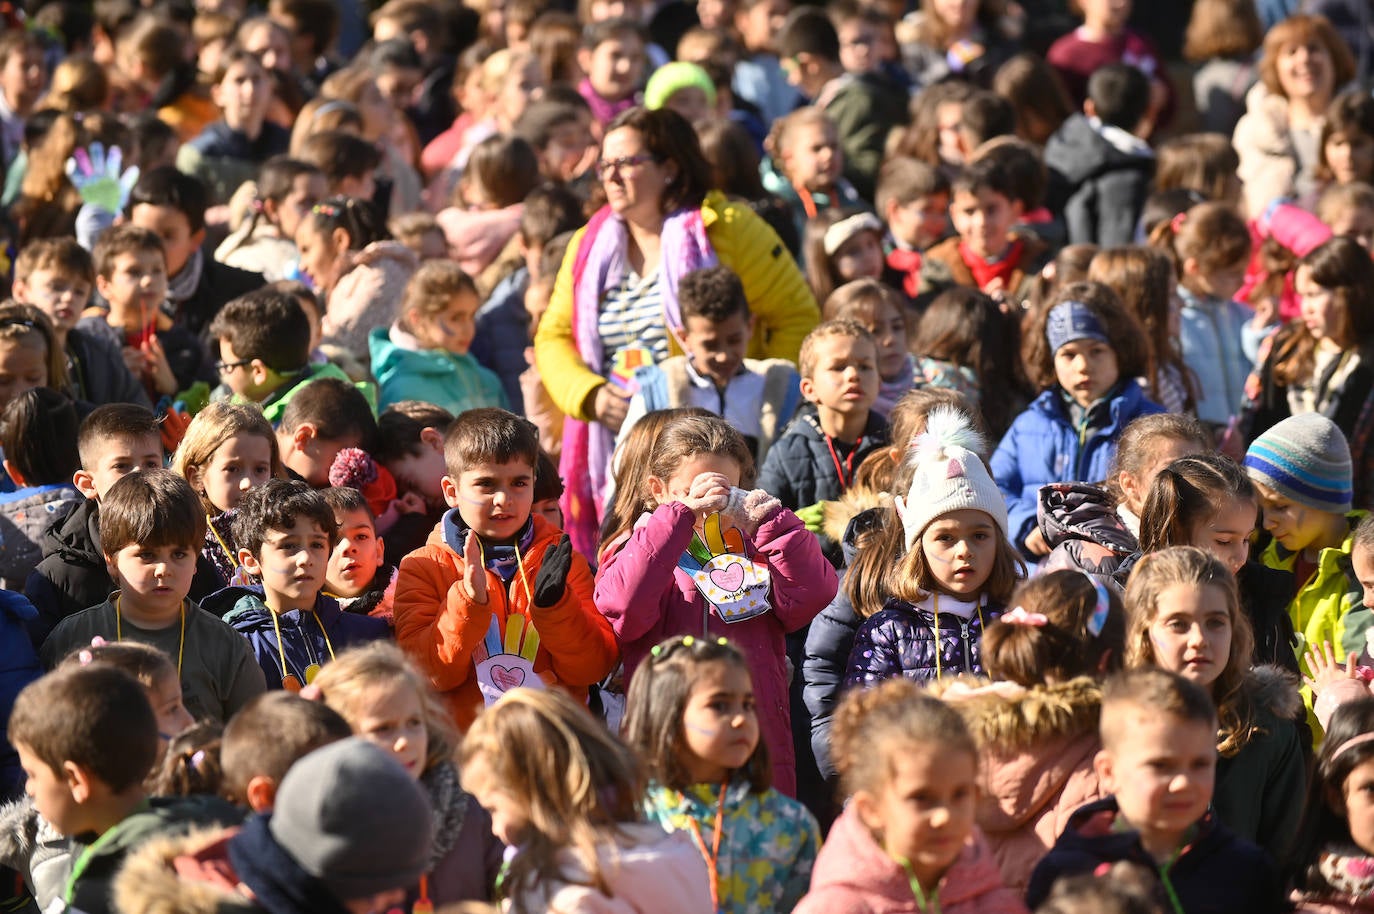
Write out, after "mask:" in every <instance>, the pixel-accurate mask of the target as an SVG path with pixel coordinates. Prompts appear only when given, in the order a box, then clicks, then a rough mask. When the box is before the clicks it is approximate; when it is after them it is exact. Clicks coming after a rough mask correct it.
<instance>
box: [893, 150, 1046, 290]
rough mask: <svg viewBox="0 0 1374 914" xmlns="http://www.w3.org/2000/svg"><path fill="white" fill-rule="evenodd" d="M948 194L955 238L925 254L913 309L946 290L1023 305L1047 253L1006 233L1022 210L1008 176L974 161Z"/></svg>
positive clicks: (985, 161)
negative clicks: (959, 288)
mask: <svg viewBox="0 0 1374 914" xmlns="http://www.w3.org/2000/svg"><path fill="white" fill-rule="evenodd" d="M952 191H953V194H952V201H951V203H950V208H949V211H950V221H951V222H953V223H954V230H955V232H957V233H958V235H957V236H956V237H953V238H947V239H945V240H944V241H943V242H941V243H940V244H937V245H936V246H935V247H933V248H930V249H929V250H927V251H926V252H925V255H924V257H923V259H922V263H921V282H920V295H919V300H918V302H917V303H918V305H919V304H921V302H922V301H925V302H928V301H929V300H930V299H933V298H934V297H935V296H936V295H938V294H940V293H941V292H943V291H944V290H945V289H948V288H951V287H952V286H969V287H970V288H974V289H978V290H979V291H980V292H983V293H985V294H987V295H991V296H993V297H994V298H996V299H999V300H1005V301H1007V302H1010V303H1011V304H1020V303H1022V302H1024V301H1025V300H1026V299H1027V298H1028V297H1029V296H1030V292H1031V287H1032V285H1033V283H1034V281H1035V277H1036V276H1037V275H1039V273H1040V268H1041V267H1043V266H1044V265H1045V262H1046V261H1047V260H1048V259H1049V249H1048V248H1047V247H1046V245H1045V244H1044V242H1042V241H1040V240H1038V239H1036V238H1034V237H1021V236H1018V235H1016V234H1015V233H1014V232H1013V231H1012V226H1013V225H1015V223H1016V221H1017V220H1018V219H1020V217H1021V212H1022V205H1021V202H1020V199H1019V194H1018V193H1017V188H1016V182H1015V180H1014V179H1013V177H1012V175H1011V173H1010V172H1009V170H1008V169H1007V168H1006V167H1005V166H1004V165H1003V164H1002V163H1001V162H999V161H997V160H996V159H995V158H991V157H989V158H981V159H977V160H976V161H973V162H970V163H969V164H968V165H967V166H966V167H965V168H964V169H963V171H961V172H960V173H959V175H958V177H956V178H955V179H954V181H953V185H952Z"/></svg>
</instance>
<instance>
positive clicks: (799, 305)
mask: <svg viewBox="0 0 1374 914" xmlns="http://www.w3.org/2000/svg"><path fill="white" fill-rule="evenodd" d="M701 221H702V224H703V225H704V226H705V228H706V237H707V239H708V240H709V241H710V242H711V247H712V248H713V249H714V250H715V252H716V258H717V259H718V260H719V261H720V263H721V265H722V266H726V267H729V268H730V269H732V270H734V271H735V273H737V274H738V275H739V278H740V281H741V282H742V283H743V284H744V294H745V296H746V297H747V298H748V299H749V310H750V312H751V313H752V314H753V315H754V317H755V318H756V321H755V324H754V336H753V339H751V340H750V341H749V353H748V354H749V357H750V358H778V359H788V360H790V361H793V362H795V361H796V360H797V354H798V353H799V352H800V351H801V342H802V339H803V338H805V336H806V335H807V334H808V333H810V332H811V330H812V329H813V328H814V327H815V326H816V324H818V323H819V322H820V319H821V314H820V308H818V307H817V306H816V299H815V296H813V295H812V294H811V288H810V286H808V285H807V284H806V279H805V278H804V277H803V276H802V273H801V270H799V269H798V268H797V263H796V261H795V260H793V259H792V255H791V254H789V253H788V251H787V247H786V246H785V245H784V244H783V243H782V242H781V241H780V240H779V239H778V236H777V233H775V232H774V231H773V229H772V228H771V227H770V226H769V225H768V223H766V222H764V221H763V220H762V219H760V218H759V217H758V216H757V215H755V214H754V211H753V210H751V209H749V207H748V206H746V205H744V204H742V203H733V202H731V201H729V200H726V199H725V196H724V194H722V193H720V192H719V191H711V192H710V193H708V194H707V195H706V199H705V200H703V201H702V204H701ZM585 232H586V229H585V228H583V229H580V230H579V231H578V232H577V234H576V235H574V236H573V239H572V242H571V243H570V244H569V245H568V253H567V255H566V256H565V257H564V258H563V266H562V267H561V268H560V269H559V271H558V278H557V279H556V280H555V281H554V286H553V295H552V297H551V298H550V299H549V308H548V310H547V311H546V312H544V317H543V319H542V320H541V321H540V322H539V330H538V332H537V333H536V334H535V337H534V360H535V364H536V365H537V366H538V368H539V373H540V375H541V376H542V378H543V381H544V386H545V388H547V389H548V391H549V395H550V396H551V397H552V398H553V401H554V403H555V404H556V405H557V406H558V408H559V409H561V410H562V411H563V412H564V413H565V414H567V415H569V416H572V417H573V418H574V419H581V420H582V421H584V422H590V421H592V420H593V419H594V418H595V417H594V416H592V415H591V414H590V413H589V412H588V410H587V406H588V405H589V400H590V398H591V395H592V393H593V392H594V391H595V390H596V389H597V388H598V387H600V386H601V385H602V384H604V383H605V382H606V379H605V378H603V377H602V376H601V375H600V374H599V373H598V372H597V371H594V370H593V369H591V368H589V367H587V365H586V364H585V363H584V362H583V361H582V357H581V356H580V355H579V354H578V352H577V343H576V341H575V339H574V337H573V287H574V286H575V285H576V283H575V282H574V279H573V275H572V273H573V263H574V261H575V260H576V258H577V249H578V245H580V244H581V243H582V237H583V235H584V233H585ZM668 341H669V345H670V346H671V347H672V351H673V352H674V353H675V354H676V353H679V352H681V350H680V349H679V348H678V345H677V340H676V339H675V338H674V337H673V335H672V334H671V333H670V334H669V335H668ZM597 367H598V368H599V367H600V366H597Z"/></svg>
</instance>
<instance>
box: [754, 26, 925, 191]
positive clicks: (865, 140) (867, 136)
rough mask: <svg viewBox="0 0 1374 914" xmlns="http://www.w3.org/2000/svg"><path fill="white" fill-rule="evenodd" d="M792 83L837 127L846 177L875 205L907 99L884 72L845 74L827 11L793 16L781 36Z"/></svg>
mask: <svg viewBox="0 0 1374 914" xmlns="http://www.w3.org/2000/svg"><path fill="white" fill-rule="evenodd" d="M776 41H777V48H778V55H779V57H781V58H782V59H783V60H786V61H787V62H788V65H787V67H786V71H787V81H788V82H790V83H791V84H792V85H794V86H796V87H797V88H798V89H800V90H801V91H802V94H803V95H805V96H806V97H807V98H808V99H810V101H811V104H813V105H815V106H816V107H817V108H820V109H821V110H822V111H824V112H825V113H826V115H827V116H828V117H829V118H830V119H831V120H832V121H834V123H835V127H836V130H837V132H838V136H839V140H840V146H841V148H842V149H843V150H844V174H845V177H846V178H848V179H849V182H850V183H851V184H853V185H854V189H855V190H856V191H857V192H858V194H859V196H860V197H862V198H863V199H865V200H872V199H873V188H874V185H875V184H876V183H877V179H878V166H880V165H881V164H882V161H883V152H884V147H885V145H886V143H887V136H888V134H889V133H891V132H892V130H893V128H895V127H898V126H900V125H904V124H905V123H906V122H907V98H908V93H907V92H906V91H905V90H904V88H903V87H902V86H901V85H899V84H898V83H897V82H896V81H895V80H893V79H892V78H891V77H889V76H888V75H887V74H886V73H885V72H883V71H881V70H873V71H871V72H868V73H862V74H853V73H846V72H845V71H844V67H843V66H841V64H840V38H839V35H837V34H836V32H835V26H834V25H833V24H832V23H831V21H830V17H829V16H827V15H826V14H825V12H824V11H823V10H820V9H813V8H809V7H801V8H799V9H797V10H794V11H793V12H792V13H791V14H790V15H789V16H788V17H787V21H786V23H784V25H783V27H782V30H781V31H780V32H779V33H778V34H777V39H776Z"/></svg>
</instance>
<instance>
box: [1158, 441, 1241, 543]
mask: <svg viewBox="0 0 1374 914" xmlns="http://www.w3.org/2000/svg"><path fill="white" fill-rule="evenodd" d="M1231 499H1249V500H1250V501H1257V500H1258V499H1257V497H1256V494H1255V485H1254V483H1252V482H1251V481H1250V477H1249V476H1247V475H1246V473H1245V471H1244V470H1243V469H1241V467H1240V465H1239V464H1237V463H1236V462H1235V461H1234V460H1232V459H1231V458H1230V457H1226V456H1224V455H1221V454H1202V455H1198V456H1195V457H1181V458H1179V459H1178V460H1175V461H1174V462H1173V463H1171V464H1169V465H1168V466H1167V467H1165V468H1164V469H1162V470H1160V471H1159V475H1157V476H1156V477H1155V481H1154V483H1153V484H1152V485H1151V486H1150V494H1149V495H1148V496H1147V497H1146V499H1145V507H1144V508H1143V509H1142V510H1141V512H1140V551H1141V552H1143V553H1146V554H1149V553H1151V552H1158V551H1159V550H1161V549H1166V548H1168V547H1169V546H1187V545H1190V544H1191V540H1192V537H1191V535H1190V531H1191V530H1192V528H1193V527H1194V526H1196V525H1197V524H1198V523H1199V522H1201V521H1204V520H1206V519H1208V518H1209V517H1211V516H1213V515H1214V514H1216V513H1217V511H1219V510H1220V509H1221V507H1222V506H1223V505H1224V504H1225V503H1226V502H1227V501H1228V500H1231Z"/></svg>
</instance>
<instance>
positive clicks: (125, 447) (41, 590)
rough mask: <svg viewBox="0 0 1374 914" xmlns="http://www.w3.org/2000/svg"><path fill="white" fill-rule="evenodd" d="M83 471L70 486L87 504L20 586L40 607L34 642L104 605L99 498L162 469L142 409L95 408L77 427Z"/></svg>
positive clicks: (151, 420) (107, 586)
mask: <svg viewBox="0 0 1374 914" xmlns="http://www.w3.org/2000/svg"><path fill="white" fill-rule="evenodd" d="M76 450H77V454H78V456H80V458H81V469H79V470H77V471H76V473H75V474H74V475H73V476H72V483H73V484H74V485H75V486H76V488H77V491H79V492H80V493H81V494H82V495H83V496H84V497H85V499H86V500H85V501H83V502H82V503H81V504H79V505H77V506H76V507H75V508H73V509H72V511H71V513H69V514H68V515H67V516H66V517H65V518H64V519H63V520H62V521H61V522H60V523H58V524H54V525H53V526H52V527H51V528H49V530H48V532H47V534H46V535H45V537H44V539H43V560H42V561H41V562H39V563H38V567H37V568H36V569H34V572H33V574H31V575H29V579H28V582H27V583H25V585H24V595H25V596H27V597H28V598H29V599H30V600H31V601H33V605H34V606H35V607H36V608H37V609H38V619H36V620H35V621H34V622H33V624H32V625H31V626H30V634H31V635H32V637H33V642H34V644H42V643H43V639H44V638H46V637H47V636H48V633H49V632H50V631H52V630H53V628H54V627H55V626H56V625H57V623H59V622H61V621H62V620H63V619H65V618H66V617H67V616H70V615H73V614H75V613H78V612H81V610H83V609H86V608H88V607H91V606H95V605H96V604H98V603H102V602H104V600H105V598H106V597H108V596H109V595H110V591H111V590H113V589H114V585H113V584H112V583H111V581H110V573H109V571H108V570H107V567H106V561H105V555H104V553H103V552H102V551H101V548H100V499H101V498H103V497H104V495H105V493H106V492H108V491H109V489H110V486H112V485H114V484H115V482H116V481H118V480H119V479H120V478H121V477H124V476H127V475H128V474H129V473H136V472H138V471H140V470H156V469H160V468H161V467H162V437H161V434H160V429H159V427H158V422H157V419H156V418H155V417H154V416H153V414H152V413H151V412H149V411H148V409H147V408H146V407H143V406H135V405H133V404H131V403H110V404H107V405H105V406H101V407H98V408H97V409H95V410H94V411H93V412H92V413H91V414H90V415H89V416H87V417H86V418H85V419H84V420H82V422H81V426H80V428H78V429H77V437H76Z"/></svg>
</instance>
